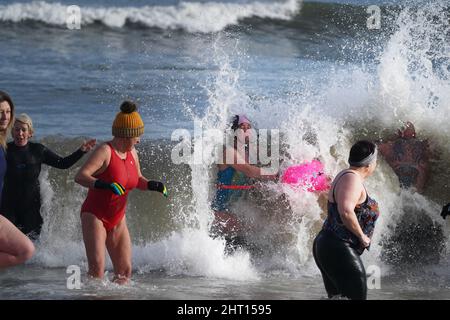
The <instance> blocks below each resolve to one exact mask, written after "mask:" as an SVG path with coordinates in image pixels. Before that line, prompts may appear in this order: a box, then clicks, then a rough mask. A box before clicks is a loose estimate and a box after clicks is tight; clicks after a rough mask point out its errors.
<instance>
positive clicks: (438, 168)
mask: <svg viewBox="0 0 450 320" xmlns="http://www.w3.org/2000/svg"><path fill="white" fill-rule="evenodd" d="M73 4H76V5H78V6H79V7H80V9H81V29H79V30H70V29H68V28H67V25H66V18H67V11H66V10H67V6H68V5H73ZM372 4H376V5H378V6H379V8H380V10H381V15H380V17H381V25H380V28H379V29H369V28H368V27H367V19H368V18H369V17H370V13H367V8H368V6H369V5H372ZM449 9H450V2H449V1H444V0H438V1H356V0H355V1H345V0H342V1H341V0H340V1H321V2H319V1H297V0H280V1H263V0H260V1H252V0H248V1H244V0H234V1H225V0H223V1H204V0H202V1H200V0H198V1H178V0H170V1H161V0H159V1H158V0H153V1H145V0H139V1H124V0H114V1H100V0H95V1H66V0H64V1H34V2H30V1H25V0H24V1H9V0H8V1H0V39H1V40H0V41H1V44H2V50H1V51H0V89H1V90H5V91H7V92H9V93H10V94H11V96H12V97H13V99H14V101H15V104H16V107H17V112H19V113H20V112H25V113H28V114H29V115H30V116H31V117H32V118H33V120H34V123H35V129H36V135H35V137H34V139H35V140H37V141H40V142H42V143H44V144H46V145H47V146H49V147H50V148H51V149H53V150H55V151H56V152H58V153H60V154H68V153H69V152H71V151H72V150H75V149H76V148H77V147H78V146H79V145H80V144H81V142H82V140H83V139H84V138H86V137H95V138H97V139H98V140H99V141H104V140H107V139H109V138H110V137H111V123H112V121H113V119H114V116H115V114H116V112H117V111H118V108H119V105H120V103H121V102H122V100H123V99H126V98H130V99H134V100H137V101H138V104H139V111H140V113H141V115H142V117H143V120H144V122H145V125H146V126H145V134H144V136H143V139H142V140H143V141H142V142H141V144H140V145H139V146H138V151H139V153H140V158H141V167H142V169H143V173H144V175H145V176H147V177H149V178H152V179H158V180H163V181H165V182H166V184H167V186H168V188H169V193H170V197H169V199H167V200H166V199H162V197H159V195H158V194H154V193H145V192H140V191H134V192H133V193H132V194H131V197H130V200H129V204H128V209H127V222H128V225H129V228H130V233H131V237H132V241H133V272H134V275H133V281H132V283H131V284H130V285H128V286H125V287H118V286H116V285H114V284H112V283H111V282H110V281H109V280H108V279H109V278H110V277H111V264H110V262H108V266H107V267H108V270H109V271H110V272H109V276H108V277H107V279H105V281H103V282H101V281H99V282H96V281H90V280H88V279H87V278H86V276H85V271H86V257H85V252H84V245H83V242H82V236H81V226H80V219H79V210H80V207H81V203H82V201H83V199H84V197H85V194H86V190H85V189H84V188H81V187H80V186H78V185H76V184H75V183H74V182H73V177H74V175H75V173H76V171H77V169H78V168H79V166H80V165H81V163H80V164H77V165H75V166H74V167H73V168H71V169H70V170H65V171H61V170H57V169H51V168H50V169H49V168H45V167H44V168H43V171H42V173H41V177H40V181H41V190H42V197H43V206H42V210H41V211H42V215H43V217H44V227H43V232H42V236H41V239H40V241H39V242H38V243H36V247H37V252H36V255H35V256H34V257H33V258H32V259H31V260H30V261H29V262H28V263H26V264H25V265H23V266H19V267H15V268H11V269H7V270H1V271H0V298H2V299H274V300H277V299H322V298H324V297H325V296H326V293H325V290H324V288H323V284H322V280H321V277H320V273H319V270H318V269H317V267H316V266H315V263H314V261H313V259H312V255H311V246H312V239H313V238H314V236H315V234H316V233H317V231H318V230H319V228H320V225H321V223H322V221H323V218H324V215H323V212H322V210H321V208H320V206H319V205H318V202H317V196H316V195H314V194H310V193H305V192H301V191H295V190H291V189H289V188H287V187H283V186H280V185H275V184H273V183H267V184H264V185H263V186H262V188H260V189H259V190H258V191H253V190H252V191H249V192H246V194H245V197H244V198H243V200H242V201H239V202H238V203H236V204H235V206H234V211H235V212H236V214H238V215H239V216H240V217H241V218H242V219H244V220H248V221H249V222H250V223H251V225H252V230H251V231H250V232H249V235H248V236H249V239H251V240H252V241H253V242H254V243H255V244H256V246H258V247H259V248H260V249H261V251H260V252H259V253H258V254H255V252H252V251H246V250H242V251H238V252H236V253H235V254H234V255H225V254H224V241H223V239H211V238H210V237H209V235H208V229H209V225H210V223H211V220H212V218H211V217H212V212H211V210H210V208H209V204H210V201H211V199H212V197H213V195H214V182H215V174H216V168H215V166H214V158H213V157H212V156H211V154H210V153H208V152H209V151H210V150H212V148H213V146H214V144H213V143H212V142H211V141H210V140H208V139H203V140H202V139H200V138H199V136H196V137H195V140H194V144H193V149H194V150H195V151H199V150H200V151H199V152H201V149H202V150H203V159H202V160H203V161H201V162H200V163H195V162H189V163H185V164H174V163H173V161H172V159H171V152H172V150H173V148H174V146H175V145H176V144H177V143H178V141H171V135H172V133H173V132H174V130H176V129H187V130H188V131H189V132H191V133H193V130H194V121H197V122H199V123H201V124H202V127H203V129H204V130H208V129H225V128H226V126H227V124H228V123H229V120H230V117H231V116H232V115H234V114H237V113H246V114H247V115H248V117H249V118H250V119H251V120H252V121H253V122H254V123H255V124H256V127H257V128H259V129H279V130H280V133H281V138H282V142H283V144H282V149H281V159H282V160H283V163H282V168H284V167H286V166H287V165H289V164H292V163H300V162H302V161H306V160H311V159H313V158H316V157H318V158H319V159H320V160H321V161H322V162H323V163H324V165H325V170H326V172H327V174H329V175H330V176H334V175H336V173H338V172H339V171H340V170H341V169H343V168H344V167H345V164H346V158H347V155H348V150H349V147H350V146H351V144H352V143H353V142H354V141H356V140H357V139H360V138H365V139H379V138H385V137H387V136H389V135H391V134H392V133H394V132H395V130H396V129H397V127H399V126H400V124H401V122H402V121H405V120H410V121H412V122H413V123H414V124H415V125H416V129H417V132H418V136H419V138H421V139H429V140H430V142H431V143H432V146H433V150H434V157H433V161H432V164H433V165H432V169H431V173H430V179H429V182H428V185H427V188H426V190H425V192H424V194H422V195H420V194H417V193H414V192H411V191H405V190H400V189H399V187H398V181H397V179H396V177H395V175H394V174H393V172H392V170H391V169H390V168H389V167H388V165H387V164H386V163H384V162H383V160H380V162H379V167H378V169H377V171H376V173H375V174H374V176H373V177H371V178H370V179H369V180H368V181H367V188H368V191H369V193H370V194H371V196H373V197H374V198H375V199H377V200H378V202H379V203H380V210H381V217H380V220H379V223H378V225H377V228H376V231H375V234H374V239H373V244H372V248H371V250H370V251H369V252H366V253H365V254H364V255H363V261H364V263H365V265H366V268H367V269H368V270H369V267H372V268H373V267H374V268H375V270H379V271H380V275H381V276H380V278H379V280H380V282H379V285H374V286H372V287H373V289H371V290H369V292H368V298H369V299H389V300H392V299H450V249H449V240H448V234H449V231H450V226H449V219H447V220H446V221H444V220H442V218H441V217H440V216H439V213H440V208H441V206H442V205H443V204H444V203H447V202H448V200H449V197H450V186H449V184H448V181H449V178H450V167H449V165H448V164H449V163H450V150H449V149H448V144H449V139H450V138H449V137H450V132H449V130H450V129H449V128H448V126H447V119H446V116H447V115H448V111H449V110H450V47H449V45H448V43H449V40H450V26H449ZM200 148H201V149H200ZM283 194H284V196H283ZM282 199H283V200H282ZM405 219H406V221H416V220H418V221H421V223H424V224H423V226H424V228H429V227H430V225H432V226H434V228H436V229H437V230H439V235H440V237H438V239H437V240H436V239H430V238H427V237H425V236H423V237H418V238H417V239H413V240H412V242H411V243H409V244H408V246H404V245H401V244H393V245H392V244H391V245H390V246H388V245H386V244H385V243H386V242H385V241H386V239H389V238H390V237H392V236H395V235H396V233H397V232H398V231H397V230H398V229H396V227H397V226H400V225H401V224H402V223H403V222H402V221H405ZM424 221H425V222H424ZM441 245H442V246H443V247H442V249H441ZM405 248H406V249H405ZM424 248H432V249H431V250H430V249H424ZM433 248H435V249H433ZM425 250H427V251H425ZM71 265H75V266H79V267H80V270H81V279H82V285H81V288H80V289H74V290H71V289H69V288H68V287H67V279H68V278H69V276H70V274H68V273H67V272H66V271H67V268H68V266H71ZM370 270H372V269H370ZM370 276H371V275H370V274H369V279H368V280H369V281H370V280H371V279H372V278H370ZM372 280H373V279H372Z"/></svg>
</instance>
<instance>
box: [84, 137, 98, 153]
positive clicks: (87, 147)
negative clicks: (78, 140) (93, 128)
mask: <svg viewBox="0 0 450 320" xmlns="http://www.w3.org/2000/svg"><path fill="white" fill-rule="evenodd" d="M96 143H97V140H96V139H91V140H88V141H85V142H83V144H82V145H81V147H80V149H81V151H83V152H89V151H91V150H92V149H93V148H94V147H95V144H96Z"/></svg>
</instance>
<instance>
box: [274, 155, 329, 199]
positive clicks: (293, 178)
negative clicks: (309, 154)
mask: <svg viewBox="0 0 450 320" xmlns="http://www.w3.org/2000/svg"><path fill="white" fill-rule="evenodd" d="M281 182H283V183H286V184H290V185H292V186H294V187H307V191H309V192H314V191H324V190H328V189H329V188H330V186H329V183H328V179H327V176H326V175H325V172H324V169H323V164H322V163H321V162H320V161H318V160H313V161H311V162H305V163H302V164H299V165H293V166H290V167H289V168H287V169H286V171H285V172H284V173H283V176H282V177H281Z"/></svg>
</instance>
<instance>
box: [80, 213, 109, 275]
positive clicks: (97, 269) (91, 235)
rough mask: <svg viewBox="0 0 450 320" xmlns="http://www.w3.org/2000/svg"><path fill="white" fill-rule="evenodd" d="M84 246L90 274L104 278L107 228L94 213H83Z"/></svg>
mask: <svg viewBox="0 0 450 320" xmlns="http://www.w3.org/2000/svg"><path fill="white" fill-rule="evenodd" d="M81 227H82V230H83V240H84V246H85V248H86V256H87V260H88V266H89V271H88V274H89V275H90V276H91V277H94V278H101V279H102V278H103V276H104V273H105V249H106V246H105V241H106V229H105V227H104V226H103V223H102V222H101V221H100V220H99V219H98V218H97V217H96V216H94V215H93V214H91V213H88V212H83V213H82V214H81Z"/></svg>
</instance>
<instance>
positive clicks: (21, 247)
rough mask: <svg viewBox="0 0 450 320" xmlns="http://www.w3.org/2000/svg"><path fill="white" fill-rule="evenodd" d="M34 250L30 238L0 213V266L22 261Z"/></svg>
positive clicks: (29, 256) (31, 254) (16, 263)
mask: <svg viewBox="0 0 450 320" xmlns="http://www.w3.org/2000/svg"><path fill="white" fill-rule="evenodd" d="M34 250H35V249H34V245H33V243H32V242H31V241H30V239H28V238H27V236H25V235H24V234H23V233H22V232H20V230H19V229H17V228H16V227H15V226H14V225H13V224H12V223H11V222H10V221H9V220H8V219H6V218H5V217H3V216H2V215H0V268H4V267H11V266H15V265H18V264H21V263H24V262H25V261H27V260H28V259H30V258H31V257H32V256H33V254H34Z"/></svg>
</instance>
